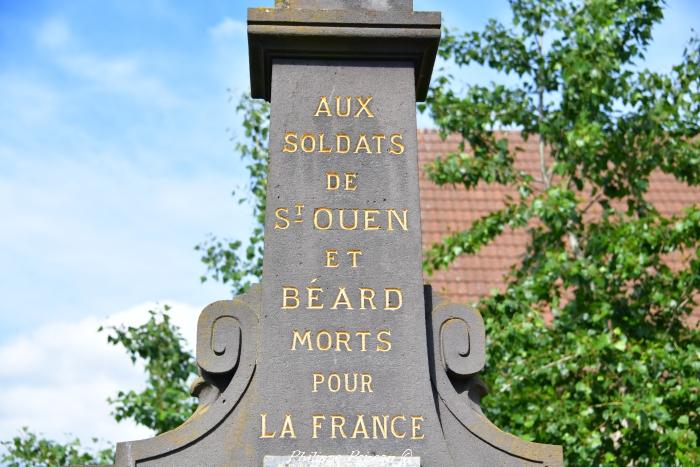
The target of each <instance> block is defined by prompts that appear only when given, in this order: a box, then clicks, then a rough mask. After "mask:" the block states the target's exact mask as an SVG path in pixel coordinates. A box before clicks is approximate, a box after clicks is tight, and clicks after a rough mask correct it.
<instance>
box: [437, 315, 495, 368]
mask: <svg viewBox="0 0 700 467" xmlns="http://www.w3.org/2000/svg"><path fill="white" fill-rule="evenodd" d="M439 318H440V320H441V321H442V323H441V324H440V333H439V336H440V351H441V356H442V361H443V364H444V365H445V369H447V370H449V371H451V372H452V373H454V374H456V375H459V376H469V375H473V374H476V373H478V372H479V371H481V370H482V369H483V368H484V364H485V363H486V345H485V343H486V332H485V329H484V321H483V319H482V318H481V315H479V313H477V312H475V311H473V310H471V309H469V308H466V307H464V306H462V305H452V304H449V305H445V306H444V307H441V308H440V309H439Z"/></svg>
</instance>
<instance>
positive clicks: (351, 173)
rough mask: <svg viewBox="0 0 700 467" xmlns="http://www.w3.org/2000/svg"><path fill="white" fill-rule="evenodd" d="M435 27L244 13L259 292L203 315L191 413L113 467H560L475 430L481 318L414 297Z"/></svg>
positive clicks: (425, 296) (384, 17) (354, 0)
mask: <svg viewBox="0 0 700 467" xmlns="http://www.w3.org/2000/svg"><path fill="white" fill-rule="evenodd" d="M440 27H441V19H440V14H439V13H432V12H414V11H413V5H412V1H411V0H278V1H277V3H276V5H275V7H274V8H254V9H250V10H249V11H248V39H249V49H250V66H251V87H252V94H253V97H256V98H263V99H267V100H269V101H270V102H271V103H272V114H271V126H270V142H269V153H270V165H269V180H268V193H267V218H266V222H265V253H264V272H263V278H262V284H261V285H259V286H256V287H254V288H252V289H251V290H250V291H249V292H248V293H246V294H244V295H242V296H240V297H237V298H236V299H234V300H227V301H220V302H216V303H213V304H211V305H209V306H208V307H206V308H205V309H204V310H203V311H202V313H201V315H200V317H199V322H198V333H197V348H196V357H197V364H198V365H199V368H200V373H201V377H200V378H199V380H198V381H197V382H196V383H195V385H194V386H193V393H194V394H195V395H196V396H197V397H198V398H199V408H198V409H197V411H196V413H195V414H194V415H193V416H192V417H191V418H190V419H189V420H188V421H187V422H186V423H185V424H183V425H182V426H181V427H179V428H177V429H175V430H173V431H171V432H168V433H165V434H162V435H160V436H158V437H156V438H153V439H148V440H142V441H131V442H124V443H119V444H118V445H117V450H116V458H115V463H116V465H117V466H120V467H122V466H136V465H138V466H200V465H201V466H282V465H284V466H310V465H316V466H339V467H340V466H342V467H346V466H380V465H382V466H384V465H387V466H388V465H402V466H419V465H421V466H431V467H450V466H455V467H456V466H470V465H475V466H484V465H498V466H501V465H562V464H563V461H562V450H561V448H560V447H558V446H550V445H542V444H534V443H530V442H526V441H523V440H521V439H519V438H517V437H515V436H512V435H509V434H507V433H504V432H502V431H500V430H499V429H498V428H497V427H495V426H494V425H492V424H491V423H490V422H489V421H488V420H487V419H486V418H485V417H484V415H483V414H482V412H481V410H480V407H479V403H480V399H481V397H482V396H484V395H485V394H486V388H485V386H484V384H483V383H482V382H481V381H480V380H479V378H478V373H479V371H480V370H481V369H482V368H483V366H484V361H485V349H484V342H485V336H484V324H483V321H482V319H481V316H479V315H478V314H477V313H476V312H474V311H472V310H470V309H468V308H466V307H464V306H462V305H458V304H452V303H447V302H446V301H444V300H442V299H441V298H440V297H439V296H437V295H435V294H433V293H432V292H431V289H430V287H424V285H423V282H422V274H421V238H420V232H421V229H420V222H421V219H420V207H419V193H418V162H417V136H416V111H415V104H416V100H422V99H424V98H425V97H426V93H427V90H428V85H429V82H430V75H431V72H432V67H433V64H434V60H435V56H436V51H437V47H438V43H439V41H440Z"/></svg>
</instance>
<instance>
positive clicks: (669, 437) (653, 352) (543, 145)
mask: <svg viewBox="0 0 700 467" xmlns="http://www.w3.org/2000/svg"><path fill="white" fill-rule="evenodd" d="M510 6H511V9H512V15H513V16H512V18H513V19H512V21H513V24H512V27H508V26H506V25H504V24H502V23H500V22H498V21H495V20H491V21H490V22H489V23H488V24H487V26H486V27H485V29H484V30H483V31H479V32H468V33H455V32H452V31H447V33H446V34H445V37H444V41H443V42H442V45H441V49H440V54H441V56H442V57H443V58H444V59H445V60H447V61H449V62H453V63H455V64H456V65H458V66H460V67H462V66H467V65H470V64H479V65H485V66H488V67H489V68H492V69H494V70H496V71H498V72H500V73H501V74H502V75H504V76H505V75H510V77H511V79H510V82H514V84H511V85H507V84H497V83H491V84H487V85H485V84H472V85H468V86H466V87H465V88H464V91H463V92H460V93H458V92H456V91H455V90H454V89H456V88H457V87H458V83H457V82H456V79H455V78H454V76H452V75H450V74H447V73H445V72H442V74H441V76H439V77H438V78H437V80H436V83H437V85H436V86H435V87H434V88H433V89H432V91H431V94H430V96H429V99H428V102H427V105H426V106H425V107H424V108H426V109H429V112H430V115H431V116H432V117H433V118H434V120H435V122H436V123H437V125H438V126H439V128H440V131H441V133H442V134H443V135H447V134H452V133H459V134H460V135H461V136H462V137H463V143H462V145H461V147H460V150H459V152H458V153H455V154H449V155H446V156H445V157H443V158H440V159H438V160H436V161H435V162H434V163H433V164H431V165H429V166H428V167H427V171H428V174H429V176H430V178H431V179H432V180H433V181H434V182H435V183H437V184H439V185H445V184H454V185H462V186H464V187H466V188H467V189H474V188H475V187H476V186H477V184H479V183H482V184H498V185H503V186H507V187H510V188H511V190H512V196H509V197H507V198H506V199H504V207H503V208H502V209H501V210H498V211H495V212H492V213H490V214H488V215H486V216H485V217H483V218H481V219H479V220H477V221H476V222H474V223H473V225H472V226H471V227H470V228H469V229H467V230H466V231H463V232H458V233H455V234H453V235H450V236H448V237H446V238H444V239H443V241H442V242H441V243H439V244H437V245H434V246H433V247H432V248H430V249H429V250H428V251H427V254H426V256H425V268H426V270H427V271H428V272H432V271H434V270H436V269H438V268H444V267H447V266H448V265H449V264H450V263H452V262H453V261H454V260H455V259H456V258H457V257H459V256H460V255H463V254H474V253H477V252H478V251H479V250H480V249H481V248H482V247H483V246H484V245H487V244H489V243H491V242H493V241H494V240H495V239H496V238H498V236H499V235H500V234H502V233H503V232H504V231H506V230H508V229H524V230H525V231H526V232H527V234H528V238H529V240H528V246H527V250H526V252H525V256H524V258H523V260H522V262H520V263H519V264H518V265H516V266H515V267H514V268H513V269H512V270H511V272H510V273H509V275H508V276H507V278H506V284H505V290H504V291H503V292H493V293H492V295H491V296H489V297H486V298H484V299H482V300H481V301H480V302H479V303H478V305H477V306H478V309H479V311H480V312H481V313H482V315H483V316H484V318H485V321H486V325H487V336H488V337H489V339H490V340H489V358H490V359H489V362H488V367H487V371H486V378H487V380H488V383H489V385H490V387H491V388H492V394H491V396H490V397H489V398H487V399H485V411H486V412H487V413H488V415H489V417H490V418H491V419H493V420H494V421H495V423H497V424H498V425H499V426H500V427H502V428H503V429H505V430H507V431H511V432H514V433H516V434H518V435H520V436H522V437H525V438H529V439H534V440H537V441H540V442H548V443H557V444H562V443H563V444H564V452H565V456H566V459H567V462H568V463H569V464H571V465H591V464H596V465H597V464H610V465H613V464H614V465H691V464H692V465H698V464H700V450H699V449H698V444H697V442H698V441H697V440H698V435H699V434H700V417H698V412H699V405H700V394H699V392H700V332H699V331H698V329H697V328H693V327H692V326H689V325H688V319H689V315H690V314H691V312H692V310H693V309H694V308H696V307H697V298H698V296H699V291H700V249H698V246H699V245H700V209H698V206H691V207H688V208H687V209H686V210H685V211H683V212H682V213H679V214H678V215H676V216H673V217H664V216H663V215H661V214H660V213H659V211H658V210H657V209H656V208H655V207H654V206H653V205H652V204H651V203H650V202H649V201H648V189H649V180H650V176H651V174H652V173H654V172H659V171H660V172H663V173H666V174H670V175H672V176H674V177H675V178H676V179H677V180H679V181H681V182H684V183H686V184H688V185H693V186H695V185H698V184H699V183H700V139H699V138H698V137H697V136H698V132H699V131H700V117H699V115H700V90H699V83H700V42H699V41H698V40H697V39H692V40H690V42H689V44H688V46H687V48H686V49H685V51H684V53H683V59H682V63H681V64H680V65H678V66H675V67H673V69H672V70H671V71H670V73H668V74H662V73H656V72H652V71H649V70H647V69H643V68H642V67H641V64H642V61H643V58H644V53H645V50H646V49H647V47H648V45H649V43H650V41H651V39H652V29H653V26H654V25H655V24H657V23H659V21H661V19H662V16H663V6H664V2H663V1H661V0H616V1H611V0H583V1H573V0H569V1H566V0H511V2H510ZM513 77H516V78H517V79H512V78H513ZM506 82H508V80H506ZM498 128H516V129H518V131H519V132H520V133H521V134H522V137H523V138H525V139H528V138H535V139H536V140H537V141H538V144H539V157H540V165H541V170H540V173H539V175H536V176H532V175H530V174H527V173H524V172H522V171H519V170H518V169H517V168H516V165H515V160H516V158H517V157H518V152H519V150H518V148H509V147H508V144H507V141H506V140H505V138H504V136H503V134H501V133H498V132H495V131H493V130H494V129H498ZM671 255H673V256H674V257H675V258H677V259H680V260H681V261H682V267H681V268H671V267H669V261H668V260H669V257H670V256H671ZM547 314H551V316H552V318H553V320H552V322H551V324H548V323H547V320H545V316H546V315H547Z"/></svg>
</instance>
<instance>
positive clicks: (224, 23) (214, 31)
mask: <svg viewBox="0 0 700 467" xmlns="http://www.w3.org/2000/svg"><path fill="white" fill-rule="evenodd" d="M247 32H248V28H247V26H246V23H244V22H243V21H239V20H236V19H232V18H228V17H227V18H224V19H223V20H221V21H220V22H219V23H218V24H217V25H215V26H212V27H211V28H209V34H210V35H211V37H213V38H214V39H217V40H221V39H228V38H231V37H236V36H239V37H240V36H244V35H245V34H247Z"/></svg>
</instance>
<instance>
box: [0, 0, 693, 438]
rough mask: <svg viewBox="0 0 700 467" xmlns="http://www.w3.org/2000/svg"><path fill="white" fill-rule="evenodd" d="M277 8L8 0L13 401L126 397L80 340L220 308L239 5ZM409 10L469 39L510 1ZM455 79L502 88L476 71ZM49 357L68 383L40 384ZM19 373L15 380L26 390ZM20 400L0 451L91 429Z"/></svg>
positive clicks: (677, 31)
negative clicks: (6, 445)
mask: <svg viewBox="0 0 700 467" xmlns="http://www.w3.org/2000/svg"><path fill="white" fill-rule="evenodd" d="M273 3H274V2H273V0H261V1H260V2H249V1H246V2H240V1H231V0H227V1H206V2H192V1H187V2H186V1H179V2H175V1H168V0H138V1H135V0H130V1H116V0H111V1H110V0H101V1H95V0H92V1H87V0H73V1H70V2H66V1H63V2H58V1H41V0H35V1H32V2H27V1H24V0H0V219H1V220H0V226H1V227H2V228H0V266H1V267H0V298H1V299H0V356H2V359H3V361H6V360H7V359H9V360H11V361H12V362H13V365H10V366H6V368H5V369H4V370H1V371H0V387H5V388H9V389H10V390H9V391H8V392H6V393H12V394H16V395H17V396H16V397H17V400H19V399H20V398H21V397H26V394H36V395H37V397H39V398H41V397H47V398H48V397H49V396H46V394H48V392H49V391H50V393H51V394H53V395H52V396H51V397H54V396H55V394H56V393H57V392H60V391H65V392H66V394H64V396H65V397H71V396H70V394H71V391H73V394H74V391H81V390H82V391H88V389H89V388H88V389H85V388H84V387H82V386H80V387H79V388H77V387H76V386H75V384H77V383H76V381H78V382H80V381H85V384H88V382H90V381H92V380H94V379H96V378H95V374H98V375H99V378H97V379H99V380H100V381H103V382H104V385H103V386H100V387H99V388H98V389H94V390H93V389H89V391H91V392H92V393H95V391H97V393H98V395H97V396H94V397H93V399H94V401H98V399H99V400H100V401H101V400H103V399H104V396H103V395H102V392H99V391H103V392H104V391H112V390H113V389H114V388H116V387H122V386H124V387H131V386H133V385H134V384H137V382H138V380H139V375H138V372H134V371H131V370H130V369H129V368H130V366H129V364H128V362H126V361H121V360H119V362H117V361H118V358H119V357H118V356H117V355H116V354H114V353H110V351H109V349H104V348H101V349H100V350H95V355H97V356H100V358H102V357H104V359H105V360H104V361H105V362H107V361H109V362H113V363H112V369H111V370H109V369H105V368H104V365H102V364H101V363H100V362H101V361H100V359H99V358H97V357H95V358H93V360H91V361H90V362H91V363H90V362H87V363H86V362H83V361H82V360H80V357H81V355H82V354H84V353H85V352H86V349H88V347H85V346H83V347H79V346H78V347H76V346H75V345H73V344H72V342H74V341H75V340H81V339H83V340H85V341H86V342H93V340H91V339H93V338H92V337H85V336H84V334H81V333H92V330H94V329H95V328H96V327H97V324H98V323H99V320H100V319H102V318H103V317H106V316H112V317H113V318H112V319H121V318H123V319H124V320H127V321H128V320H135V321H138V320H139V319H141V318H142V317H143V314H144V313H145V310H146V309H147V308H148V307H149V306H152V304H153V302H154V301H158V302H161V303H175V304H178V306H179V308H178V319H179V320H180V322H181V324H182V325H183V327H184V328H185V329H186V332H187V333H190V334H188V335H191V332H192V329H193V328H192V326H193V325H194V322H195V321H196V318H197V311H198V310H199V309H201V308H202V307H203V306H204V305H206V304H207V303H209V302H211V301H214V300H217V299H221V298H225V297H227V296H228V290H227V288H225V287H223V286H221V285H218V284H213V283H207V284H204V285H202V284H200V283H199V276H200V275H201V274H202V273H203V272H204V269H203V266H202V265H201V263H200V262H199V258H198V255H197V253H196V252H195V251H194V250H193V247H194V245H196V244H197V243H198V242H200V241H202V240H204V239H205V237H206V235H207V234H208V233H210V232H212V233H215V234H217V235H221V236H227V237H231V238H240V239H245V238H246V237H247V232H248V230H249V229H250V226H251V222H250V213H249V207H248V206H245V205H243V206H239V205H237V204H236V203H234V202H233V199H232V197H231V191H232V190H233V189H234V188H236V187H243V186H244V185H245V182H246V180H245V171H244V168H243V166H242V164H241V162H240V161H239V160H238V159H237V157H236V155H235V154H234V152H233V143H232V141H231V139H232V138H233V139H235V138H238V137H240V135H241V131H240V130H239V127H240V121H239V117H238V116H236V115H235V112H234V108H235V102H229V98H230V96H234V98H237V96H239V95H240V94H242V93H243V92H245V91H246V90H247V89H248V65H247V41H246V36H245V7H247V6H271V5H272V4H273ZM415 8H416V9H417V10H441V11H442V12H443V13H444V17H445V22H446V23H447V25H448V26H451V27H459V28H462V29H479V28H481V27H482V26H483V24H484V23H485V21H486V19H487V18H489V17H497V18H501V19H504V18H507V17H508V4H507V2H506V1H505V0H497V1H490V2H483V1H473V0H459V1H448V0H442V1H428V0H415ZM693 27H694V28H695V29H696V30H698V29H700V3H699V2H695V1H692V0H670V1H669V8H668V11H667V18H666V20H665V21H664V23H663V24H662V25H660V26H659V28H658V30H657V34H656V41H655V43H654V45H653V47H652V49H651V50H650V52H649V55H648V58H649V63H648V66H650V67H651V68H654V69H659V70H664V69H668V67H669V66H670V65H671V64H673V63H675V62H677V61H678V60H679V59H680V54H681V48H682V45H683V44H684V42H685V41H686V40H687V38H688V37H690V34H691V28H693ZM462 77H463V78H464V79H465V80H466V81H479V80H481V81H486V80H491V79H495V76H494V75H493V74H491V73H490V72H487V71H485V70H483V69H479V68H470V69H469V70H465V71H464V72H463V74H462ZM227 89H228V90H229V91H227ZM421 121H422V122H423V124H425V123H426V122H427V121H426V120H425V119H422V120H421ZM115 317H117V318H115ZM54 329H61V330H63V331H61V333H58V332H52V330H54ZM57 334H61V335H57ZM52 339H53V340H52ZM98 339H99V340H100V342H101V341H102V340H103V339H102V337H99V338H98ZM47 342H48V343H47ZM94 342H97V341H94ZM95 345H96V344H95ZM61 352H63V353H61ZM70 352H73V353H70ZM88 352H89V350H88ZM100 352H102V353H100ZM59 353H60V355H58V354H59ZM54 359H55V360H56V361H60V362H64V364H65V365H64V366H62V367H61V368H62V370H61V371H64V372H65V373H67V374H68V375H69V376H71V375H72V376H73V378H72V380H71V381H68V380H70V379H71V378H68V379H65V378H64V379H56V380H54V379H51V378H49V377H48V376H47V375H46V374H45V373H46V372H47V368H48V369H52V368H53V369H55V368H56V366H55V365H53V364H52V363H51V362H52V361H53V360H54ZM110 359H111V360H110ZM47 365H48V366H47ZM13 368H14V370H12V371H20V370H18V369H19V368H23V369H22V370H21V371H22V372H23V373H22V376H21V378H22V381H21V383H22V384H20V383H18V380H19V379H20V376H19V375H18V374H17V373H12V372H11V371H10V370H11V369H13ZM49 371H50V370H49ZM54 371H55V372H58V370H54ZM76 372H81V374H84V378H85V379H84V380H81V379H80V377H79V376H77V375H75V373H76ZM91 372H92V373H91ZM100 378H101V379H100ZM110 378H111V379H110ZM90 384H92V383H90ZM120 385H121V386H120ZM49 386H51V389H47V388H49ZM81 388H82V389H81ZM90 388H92V386H90ZM12 391H14V392H12ZM32 391H34V392H32ZM109 393H111V392H108V394H109ZM22 394H24V396H22ZM42 395H43V396H42ZM98 396H99V397H98ZM55 397H57V399H55V400H56V401H59V402H56V403H55V404H54V407H55V405H56V404H59V405H60V400H62V399H60V397H59V396H55ZM61 397H63V396H61ZM73 397H77V395H75V394H74V395H73ZM93 399H90V400H93ZM13 400H14V399H12V397H7V398H5V402H4V405H3V403H2V402H0V420H5V422H4V424H3V423H0V439H2V438H4V437H6V436H7V434H8V433H9V430H14V429H16V428H17V427H19V424H30V425H31V426H37V427H38V428H39V429H41V430H43V431H44V432H47V433H48V434H51V435H55V436H60V434H61V433H65V432H66V431H72V432H74V433H77V434H86V433H84V432H82V431H81V429H82V428H80V424H79V423H78V422H75V423H70V422H67V421H66V420H63V418H66V417H61V416H60V413H58V415H56V416H55V417H46V416H45V415H42V414H45V412H42V410H43V408H42V406H41V405H40V406H39V407H38V408H36V410H35V411H34V412H22V410H23V409H21V408H18V407H16V406H17V404H16V403H15V402H13ZM52 400H54V399H52ZM8 401H9V402H8ZM95 404H98V402H95ZM100 407H101V408H100V409H97V408H89V409H86V410H88V411H87V412H86V417H89V416H90V415H92V416H93V417H94V411H95V410H103V411H104V414H103V415H104V420H103V421H102V422H100V423H103V425H104V428H103V429H102V428H100V430H101V431H100V430H97V431H98V432H99V433H98V435H104V436H106V437H110V436H119V435H124V434H125V433H137V431H134V429H133V427H127V428H126V429H124V430H121V431H119V430H116V431H115V429H113V427H112V426H111V425H109V423H110V421H109V417H108V415H107V413H108V410H107V409H106V408H105V407H106V406H105V407H102V406H100ZM100 416H102V414H101V415H100ZM89 419H90V418H88V420H89ZM47 420H48V421H47ZM100 426H102V425H100ZM129 430H131V431H129Z"/></svg>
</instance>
